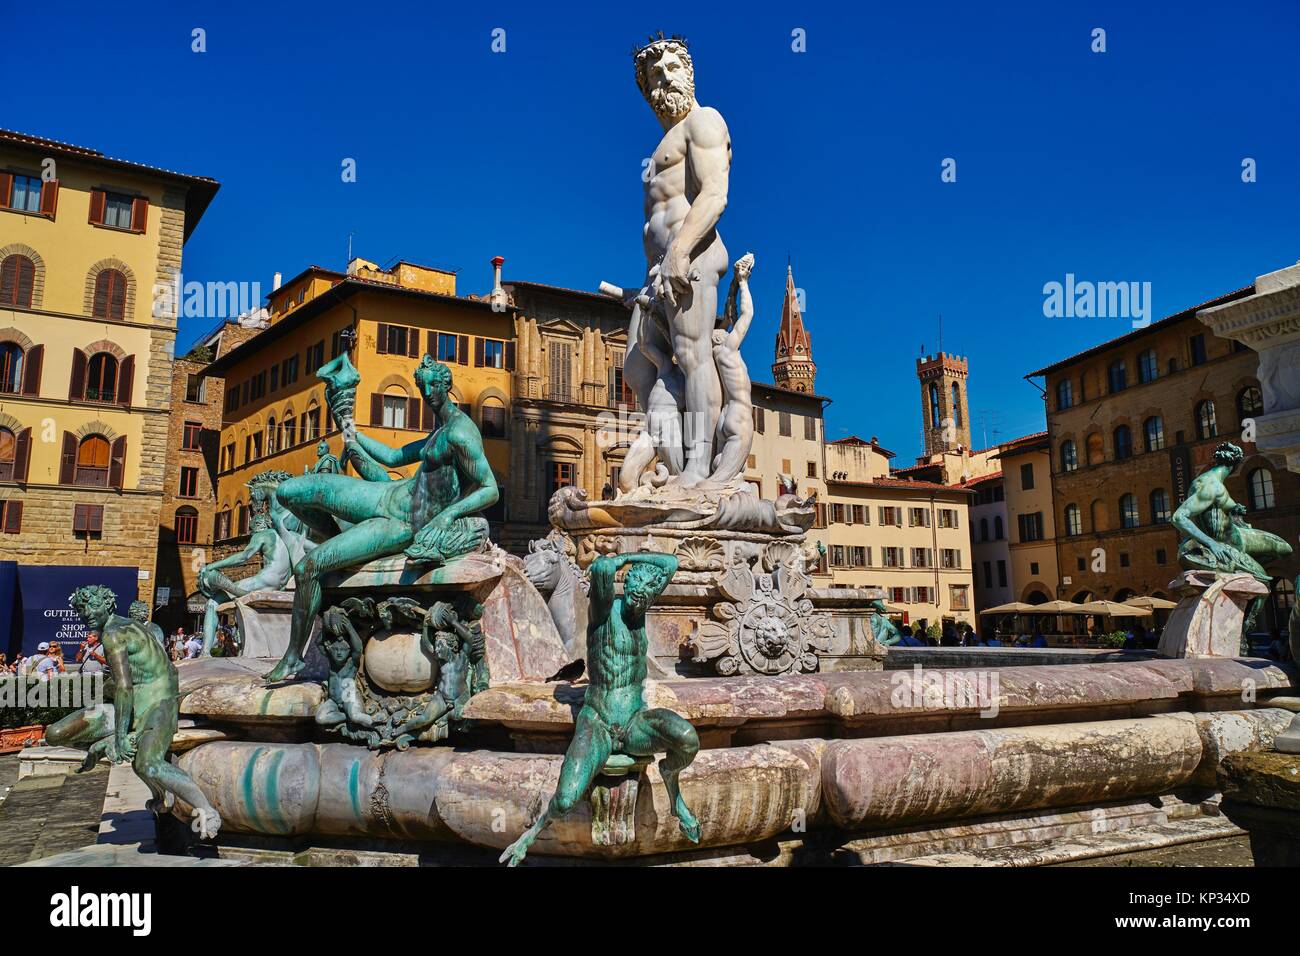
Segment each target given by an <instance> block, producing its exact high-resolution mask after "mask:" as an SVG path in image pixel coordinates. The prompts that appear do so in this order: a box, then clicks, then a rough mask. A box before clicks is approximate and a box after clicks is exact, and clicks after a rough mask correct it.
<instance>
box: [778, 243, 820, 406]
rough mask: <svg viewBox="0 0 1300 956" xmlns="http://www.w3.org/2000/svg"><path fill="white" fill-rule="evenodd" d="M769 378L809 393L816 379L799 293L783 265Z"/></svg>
mask: <svg viewBox="0 0 1300 956" xmlns="http://www.w3.org/2000/svg"><path fill="white" fill-rule="evenodd" d="M772 379H773V381H775V382H776V384H777V386H778V387H780V388H788V389H790V390H792V391H795V392H807V393H808V394H810V395H811V394H812V393H813V389H814V386H815V385H816V382H817V363H816V362H814V361H813V357H812V340H811V339H809V337H808V330H807V329H805V328H804V327H803V314H802V313H801V312H800V311H799V295H798V293H797V292H796V291H795V287H794V269H793V267H791V266H786V270H785V302H784V303H782V305H781V331H779V332H778V333H777V334H776V361H775V362H773V363H772Z"/></svg>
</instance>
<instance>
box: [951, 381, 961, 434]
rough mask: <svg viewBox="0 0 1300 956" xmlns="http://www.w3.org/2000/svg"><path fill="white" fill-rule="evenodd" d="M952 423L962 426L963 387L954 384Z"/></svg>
mask: <svg viewBox="0 0 1300 956" xmlns="http://www.w3.org/2000/svg"><path fill="white" fill-rule="evenodd" d="M952 423H953V424H954V425H958V426H960V425H961V386H960V385H958V384H957V383H956V382H953V383H952Z"/></svg>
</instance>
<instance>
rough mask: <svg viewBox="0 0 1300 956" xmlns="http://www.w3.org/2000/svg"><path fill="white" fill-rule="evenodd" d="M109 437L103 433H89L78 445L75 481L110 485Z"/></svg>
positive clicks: (104, 485) (77, 482)
mask: <svg viewBox="0 0 1300 956" xmlns="http://www.w3.org/2000/svg"><path fill="white" fill-rule="evenodd" d="M109 452H110V448H109V444H108V439H107V438H105V437H104V436H103V435H87V436H86V437H85V438H83V439H81V441H80V442H79V443H78V445H77V470H76V472H75V473H74V476H73V483H74V484H78V485H94V486H96V487H99V488H107V487H108V459H109Z"/></svg>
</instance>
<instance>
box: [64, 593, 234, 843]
mask: <svg viewBox="0 0 1300 956" xmlns="http://www.w3.org/2000/svg"><path fill="white" fill-rule="evenodd" d="M68 603H69V604H71V605H72V609H73V610H74V611H75V612H76V613H77V616H78V617H80V618H81V620H82V621H83V622H84V623H85V625H86V626H87V627H88V628H91V629H92V630H96V631H98V632H99V634H100V640H101V641H102V642H103V645H104V652H105V655H106V657H107V658H108V669H109V672H110V674H111V675H112V680H113V683H112V686H113V703H112V704H111V705H108V704H98V705H95V706H92V707H85V708H82V709H81V710H78V711H76V712H74V713H72V714H69V715H68V716H67V717H64V718H63V719H62V720H59V721H58V722H57V723H55V724H52V725H51V726H50V727H49V728H47V730H46V733H45V739H46V740H47V741H48V742H49V743H50V744H51V745H53V746H56V747H80V748H85V749H86V750H87V755H86V760H85V762H84V763H83V764H82V766H81V770H89V769H90V768H91V767H93V766H94V765H95V764H96V763H98V762H99V759H100V758H101V757H107V758H108V759H109V760H111V761H112V762H114V763H118V762H125V761H130V762H131V766H132V769H134V770H135V774H136V776H137V777H139V778H140V779H141V780H142V781H144V783H145V785H146V786H147V787H148V788H149V792H150V794H151V799H150V800H149V802H148V803H147V804H146V807H147V808H148V809H149V810H151V811H152V812H153V813H155V814H161V813H163V812H165V810H166V795H167V794H169V793H170V794H172V795H173V796H174V797H177V798H179V799H181V800H183V801H185V803H187V804H189V805H190V807H192V808H193V818H194V832H195V833H197V834H199V836H200V837H201V838H203V839H209V838H211V837H214V836H216V834H217V831H218V830H219V829H220V828H221V817H220V815H218V813H217V811H216V810H215V809H213V807H212V804H211V803H210V802H209V801H208V798H207V797H206V796H204V794H203V791H202V790H200V789H199V787H198V785H197V784H196V783H195V782H194V781H193V780H192V779H191V778H190V776H189V775H188V774H186V773H185V772H184V771H183V770H181V769H180V768H179V767H177V766H175V765H174V764H172V763H171V762H169V761H168V759H167V752H168V750H169V749H170V747H171V743H172V737H174V736H175V735H176V728H177V725H178V722H179V707H180V704H179V697H178V694H179V684H178V679H177V674H176V666H175V665H174V664H173V663H172V662H171V659H170V658H169V657H168V656H167V652H166V651H164V650H163V648H162V647H161V646H160V645H159V643H158V641H157V640H156V639H155V637H154V635H153V633H152V632H151V631H150V629H149V628H148V627H146V626H145V625H143V624H141V623H140V622H139V621H137V620H134V619H132V618H126V617H119V616H118V615H117V614H115V613H114V611H115V610H116V609H117V596H116V595H115V594H113V592H112V591H110V590H109V589H108V588H106V587H104V586H103V585H98V584H96V585H88V586H86V587H80V588H77V590H75V591H73V592H72V596H71V597H70V598H69V599H68Z"/></svg>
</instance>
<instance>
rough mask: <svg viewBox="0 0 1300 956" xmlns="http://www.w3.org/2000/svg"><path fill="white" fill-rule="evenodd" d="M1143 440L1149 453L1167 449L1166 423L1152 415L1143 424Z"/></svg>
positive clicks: (1157, 416)
mask: <svg viewBox="0 0 1300 956" xmlns="http://www.w3.org/2000/svg"><path fill="white" fill-rule="evenodd" d="M1142 438H1143V440H1144V441H1145V442H1146V449H1147V451H1159V450H1160V449H1161V448H1164V447H1165V423H1164V420H1163V419H1162V418H1161V417H1160V416H1159V415H1152V416H1151V417H1150V418H1148V419H1147V420H1146V421H1145V422H1143V423H1142Z"/></svg>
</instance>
